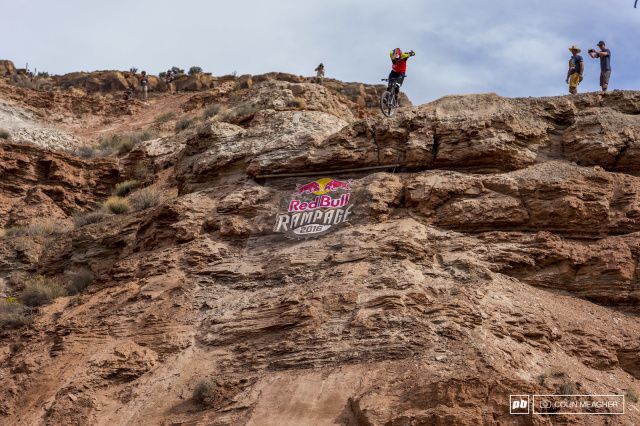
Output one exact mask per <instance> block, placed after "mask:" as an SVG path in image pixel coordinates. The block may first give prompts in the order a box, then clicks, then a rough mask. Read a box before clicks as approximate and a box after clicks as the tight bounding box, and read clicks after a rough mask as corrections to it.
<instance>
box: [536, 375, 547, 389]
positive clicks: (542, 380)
mask: <svg viewBox="0 0 640 426" xmlns="http://www.w3.org/2000/svg"><path fill="white" fill-rule="evenodd" d="M536 380H537V382H538V384H539V385H540V386H544V385H545V383H546V381H547V375H546V374H544V373H542V374H539V375H538V377H537V379H536Z"/></svg>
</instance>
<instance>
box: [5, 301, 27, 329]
mask: <svg viewBox="0 0 640 426" xmlns="http://www.w3.org/2000/svg"><path fill="white" fill-rule="evenodd" d="M30 323H31V316H30V315H29V312H28V310H27V309H26V308H25V307H24V305H22V304H21V303H20V302H18V300H17V299H15V298H14V297H10V298H9V297H8V298H6V299H4V300H0V328H19V327H22V326H23V325H28V324H30Z"/></svg>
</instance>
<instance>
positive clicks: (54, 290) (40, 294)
mask: <svg viewBox="0 0 640 426" xmlns="http://www.w3.org/2000/svg"><path fill="white" fill-rule="evenodd" d="M65 294H66V291H65V289H64V287H63V286H61V285H60V283H58V282H56V281H53V280H51V279H48V278H46V277H43V276H42V275H38V276H36V277H34V278H31V279H30V280H28V281H27V283H26V285H25V287H24V290H22V293H21V294H20V300H21V301H22V303H24V304H25V305H27V306H41V305H46V304H48V303H51V302H52V301H53V299H55V298H56V297H60V296H64V295H65Z"/></svg>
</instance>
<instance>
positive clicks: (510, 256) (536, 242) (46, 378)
mask: <svg viewBox="0 0 640 426" xmlns="http://www.w3.org/2000/svg"><path fill="white" fill-rule="evenodd" d="M361 88H362V90H360V89H354V86H353V85H347V84H344V85H343V84H341V83H339V82H328V83H327V86H326V87H322V86H319V85H316V84H313V83H310V82H308V81H304V80H301V81H298V80H296V79H290V78H284V77H282V76H279V77H274V76H267V77H258V78H256V77H252V78H250V79H249V78H243V79H242V81H240V82H239V81H236V80H229V81H227V82H226V83H224V84H222V83H221V84H219V85H217V86H215V87H213V88H211V89H208V90H205V91H202V92H198V93H193V94H178V95H168V94H167V95H163V96H161V97H159V98H156V99H152V100H151V101H150V104H149V105H146V106H144V105H137V104H133V105H130V104H126V105H129V107H127V108H123V109H118V108H111V107H109V108H107V106H114V105H117V104H118V102H119V101H117V100H114V99H112V98H110V97H109V96H108V95H106V96H103V95H94V96H95V97H93V98H87V97H85V96H84V95H80V94H73V93H68V94H67V93H60V94H56V95H55V98H54V99H53V100H52V102H53V104H54V105H56V106H55V108H58V109H57V110H56V111H54V110H51V109H49V111H45V109H48V108H45V107H41V106H39V105H38V104H37V102H35V101H34V100H36V99H41V98H42V96H43V95H42V94H41V93H33V92H31V91H29V90H28V89H20V90H21V91H17V92H16V91H12V92H10V95H9V96H5V98H7V99H6V100H7V102H11V103H12V105H14V106H16V107H18V106H20V107H22V108H28V109H32V110H35V111H42V119H43V120H48V121H47V122H48V123H49V124H50V125H51V126H57V127H59V128H61V129H63V130H64V131H67V132H70V133H72V134H74V135H76V136H77V137H78V138H81V139H82V138H84V139H86V140H93V139H95V138H97V137H99V136H102V135H111V134H112V133H113V132H116V131H132V130H141V129H153V130H154V131H155V132H156V133H155V137H154V138H152V139H148V140H140V141H136V142H135V144H134V146H133V147H130V149H128V150H121V151H118V152H119V153H114V154H110V155H107V156H99V157H96V158H78V157H76V156H74V155H72V154H70V153H68V152H67V153H65V152H59V151H54V152H52V151H50V150H46V149H43V148H42V147H38V146H32V145H24V144H17V143H12V142H8V141H7V142H3V143H1V144H0V159H1V161H0V199H1V200H2V206H1V208H0V225H1V226H3V227H4V228H5V235H4V236H3V237H0V292H2V293H3V297H4V298H5V300H4V305H2V306H3V309H4V312H2V314H3V315H4V316H0V319H2V321H3V322H2V331H1V332H0V377H1V378H2V383H3V387H2V388H0V424H7V425H10V424H11V425H13V424H50V425H60V424H83V425H84V424H167V425H169V424H203V425H204V424H207V425H211V424H215V425H223V424H247V425H325V424H326V425H333V424H340V425H418V424H424V425H451V424H462V425H475V424H521V425H527V424H530V425H534V424H535V425H537V424H540V425H542V424H566V423H567V422H571V424H635V423H640V414H639V413H640V412H638V410H637V408H636V407H637V402H638V394H637V392H638V390H639V389H640V388H639V387H638V386H639V384H638V380H639V379H640V339H639V338H638V332H639V331H640V325H639V324H638V321H637V313H638V308H637V306H638V300H639V299H640V284H639V283H640V275H639V274H640V270H639V269H638V266H637V265H638V262H639V260H640V233H638V231H639V230H640V195H639V189H640V178H639V177H638V170H640V169H639V166H640V164H638V161H640V160H639V159H640V138H639V135H640V93H636V92H613V93H610V94H608V95H607V96H599V95H595V94H586V95H580V96H575V97H558V98H541V99H534V98H529V99H505V98H501V97H499V96H496V95H474V96H462V97H447V98H443V99H440V100H438V101H436V102H433V103H431V104H427V105H422V106H415V107H406V108H403V109H401V111H400V112H399V113H398V115H397V116H395V117H393V118H391V119H386V118H383V117H381V116H379V115H378V114H376V113H375V110H374V107H375V103H373V102H371V101H368V100H367V99H370V98H371V99H373V98H374V93H375V89H373V88H370V87H367V86H362V87H361ZM16 90H17V89H16ZM76 97H77V99H76ZM360 97H361V100H360V101H359V100H358V99H359V98H360ZM57 100H60V101H61V103H58V102H57ZM63 100H64V102H67V103H64V102H62V101H63ZM74 102H75V103H77V102H88V103H87V105H93V106H94V107H93V109H85V110H83V111H82V112H81V113H78V114H73V113H71V112H70V111H71V109H70V108H68V107H66V106H64V105H74ZM212 105H215V107H212ZM98 106H99V107H98ZM105 111H109V112H108V113H107V112H105ZM167 113H173V114H174V117H173V118H171V119H169V120H170V121H169V123H168V124H167V123H165V122H164V121H163V120H159V119H158V117H161V116H166V114H167ZM52 114H53V115H52ZM55 114H57V115H55ZM56 117H57V119H56ZM185 117H188V118H191V119H193V120H195V121H196V122H195V123H194V124H189V125H185V126H183V125H181V124H180V123H181V121H180V120H181V118H185ZM194 117H197V119H196V118H194ZM174 122H175V126H174ZM174 129H175V130H174ZM273 175H280V176H273ZM132 178H135V179H136V180H137V181H138V183H137V184H136V185H137V186H134V188H133V189H132V192H131V194H130V195H127V191H122V186H119V187H118V188H119V189H116V185H117V184H118V183H122V182H123V181H125V180H131V179H132ZM322 178H329V179H322ZM329 184H331V185H333V187H332V188H333V189H327V188H329V187H330V185H329ZM150 189H153V190H154V191H156V195H158V194H160V195H159V196H158V198H157V199H154V200H155V201H153V202H147V203H146V204H144V203H143V204H140V203H139V200H140V199H141V196H140V193H141V192H142V191H145V190H147V193H148V192H149V191H150ZM114 190H116V191H120V192H121V195H123V196H127V198H125V200H130V203H131V204H132V206H131V208H130V209H124V210H123V211H120V210H116V209H114V208H111V209H110V207H109V204H108V203H106V204H103V203H104V202H105V200H106V199H107V198H108V197H109V196H110V195H111V192H112V191H114ZM305 191H307V192H305ZM331 191H336V192H334V193H336V194H343V195H349V197H351V198H350V201H349V203H351V204H350V206H351V210H349V212H348V213H349V214H350V216H349V220H344V221H342V222H341V223H340V224H339V225H336V226H333V227H332V228H330V229H329V230H328V231H327V232H323V233H321V234H318V235H316V236H315V237H307V238H301V237H300V236H299V235H293V234H284V233H279V232H277V231H278V227H277V226H275V225H276V219H277V218H278V217H279V215H281V214H282V212H283V209H284V210H285V212H286V209H287V206H289V208H291V206H292V204H290V202H291V201H292V200H294V201H295V200H296V199H297V198H301V197H309V198H308V199H307V201H308V200H311V201H308V202H305V207H304V208H309V209H312V208H313V206H312V205H311V204H309V203H312V202H314V201H313V200H314V199H315V198H314V197H315V195H313V196H312V194H317V196H318V197H319V198H320V199H321V198H322V196H323V195H326V194H331V193H332V192H331ZM296 197H297V198H296ZM102 205H103V207H101V206H102ZM318 211H319V210H318ZM91 212H92V213H91ZM343 213H344V212H343ZM89 214H92V215H93V216H91V217H90V218H88V217H87V216H88V215H89ZM336 215H337V213H336ZM326 217H327V216H326V215H325V218H326ZM335 217H337V216H335ZM43 219H47V220H49V221H55V223H56V224H57V225H56V226H54V227H53V228H52V227H51V226H49V228H47V227H44V228H45V229H44V230H43V227H37V226H36V224H37V223H41V222H42V220H43ZM291 220H292V221H293V218H291ZM296 220H297V219H296ZM300 220H304V219H300ZM332 221H333V222H332ZM337 222H338V221H337V220H334V216H331V217H330V218H329V219H327V222H324V223H325V224H326V223H331V224H333V223H337ZM80 271H83V273H84V274H85V275H87V274H89V273H90V275H91V278H92V279H91V280H87V281H90V282H87V283H85V284H86V285H85V286H83V288H81V289H77V288H76V290H78V291H74V292H71V291H66V292H65V293H66V295H65V294H63V295H58V296H59V297H56V298H50V299H51V300H47V301H46V303H42V304H39V305H38V306H34V307H24V308H23V307H22V305H23V304H25V302H26V301H28V300H30V299H28V298H27V296H29V293H28V292H25V290H26V289H32V288H33V287H34V285H33V280H34V279H36V277H39V278H38V279H39V280H40V281H45V282H47V283H49V284H48V285H50V286H53V285H54V284H53V283H56V282H57V283H61V284H62V285H64V286H66V288H67V290H69V289H70V287H69V284H70V283H74V282H76V281H77V279H76V278H74V277H77V276H78V273H79V272H80ZM71 293H76V294H71ZM32 305H33V304H32ZM8 306H11V308H8ZM10 309H13V311H11V312H13V314H15V313H16V312H18V314H19V315H22V316H21V317H20V321H18V320H16V319H15V318H14V317H11V318H13V320H11V318H10V317H9V315H8V314H7V313H6V312H9V310H10ZM567 392H570V393H576V394H625V395H627V411H626V414H625V415H624V416H623V417H606V416H585V417H573V416H562V415H560V416H539V415H536V416H532V415H529V416H512V415H510V414H509V395H512V394H513V395H515V394H517V395H532V394H557V393H567ZM616 422H618V423H616Z"/></svg>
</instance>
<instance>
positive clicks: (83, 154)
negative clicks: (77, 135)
mask: <svg viewBox="0 0 640 426" xmlns="http://www.w3.org/2000/svg"><path fill="white" fill-rule="evenodd" d="M76 155H77V156H78V157H80V158H94V157H96V156H97V155H98V150H97V149H95V148H94V147H92V146H89V145H83V146H81V147H79V148H78V149H77V150H76Z"/></svg>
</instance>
